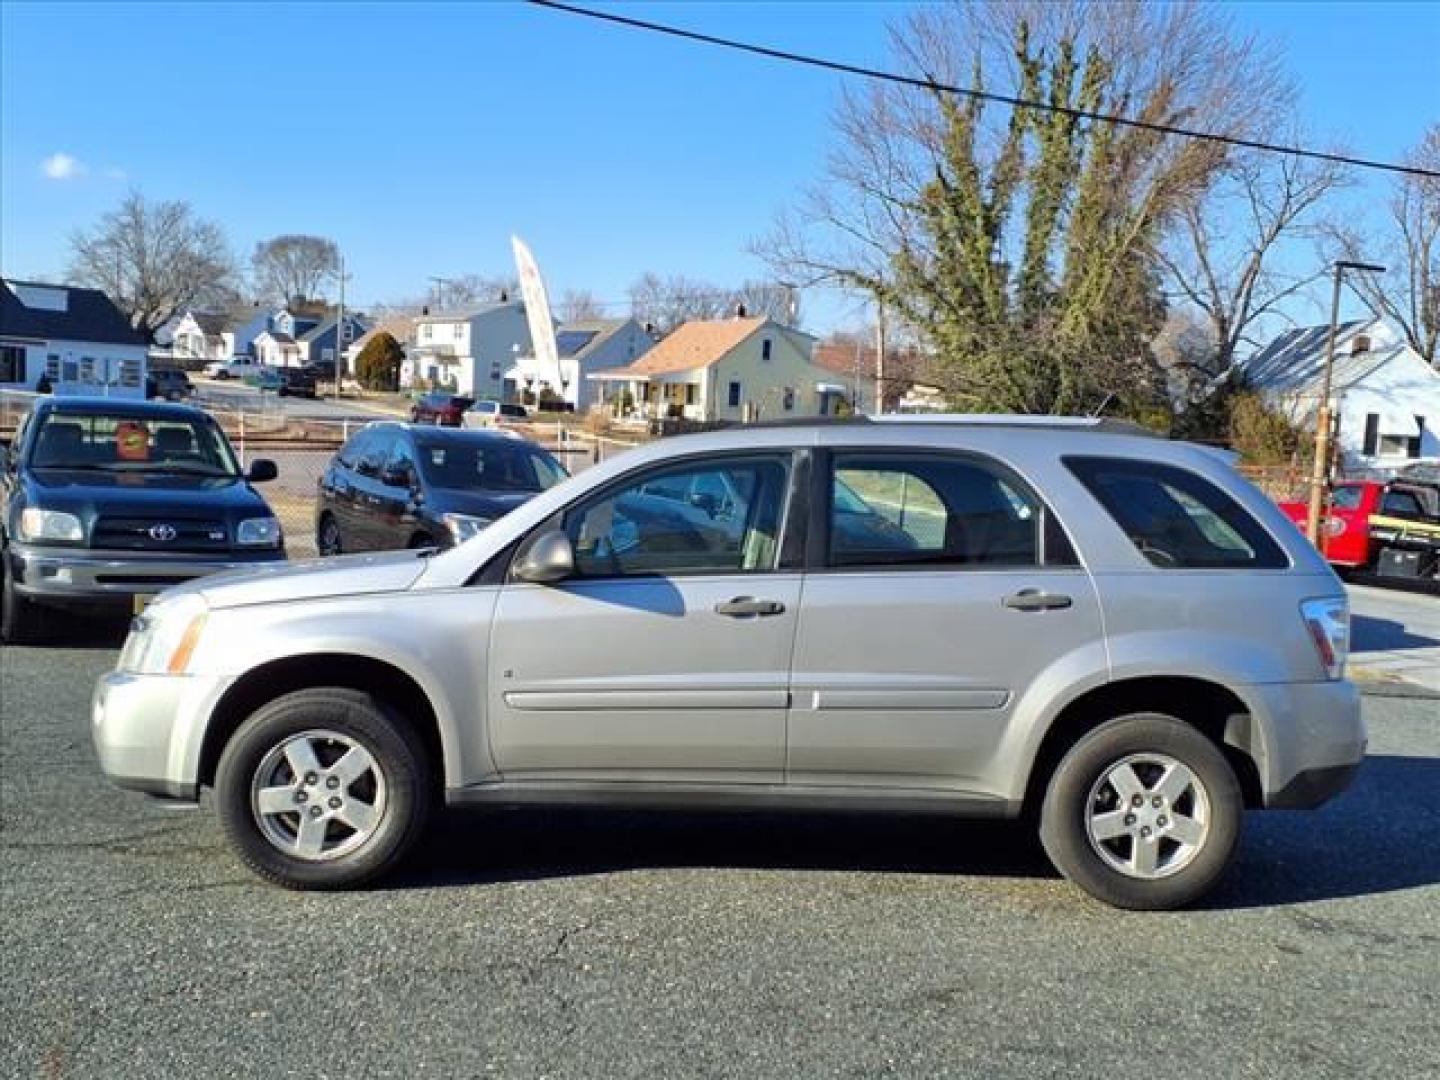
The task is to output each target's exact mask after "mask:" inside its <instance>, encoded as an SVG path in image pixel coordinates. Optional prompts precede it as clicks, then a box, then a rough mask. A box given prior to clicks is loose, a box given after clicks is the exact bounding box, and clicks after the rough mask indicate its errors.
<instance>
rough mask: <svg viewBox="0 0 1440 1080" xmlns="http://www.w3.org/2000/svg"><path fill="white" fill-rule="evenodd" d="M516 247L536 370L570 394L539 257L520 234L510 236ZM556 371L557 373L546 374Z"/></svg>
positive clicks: (516, 260)
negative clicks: (538, 263)
mask: <svg viewBox="0 0 1440 1080" xmlns="http://www.w3.org/2000/svg"><path fill="white" fill-rule="evenodd" d="M510 244H511V246H512V247H514V249H515V269H516V271H517V272H518V273H519V275H520V295H521V297H522V298H523V299H524V301H525V320H526V322H528V323H529V324H530V346H531V348H532V349H533V350H534V353H535V370H536V371H537V372H539V373H541V378H547V377H553V378H554V379H555V385H556V387H557V388H560V389H561V391H562V393H565V394H566V396H567V397H568V388H566V386H565V383H566V378H565V371H564V370H563V369H562V368H561V367H560V352H559V350H558V349H557V348H556V347H555V324H554V323H553V322H551V321H550V300H549V298H548V297H547V296H546V295H545V282H544V281H542V280H541V279H540V267H539V266H537V265H536V264H535V256H534V255H532V254H531V253H530V249H529V248H528V247H526V246H525V241H523V240H521V239H520V238H519V237H518V236H512V237H510ZM547 372H554V375H553V376H547V375H546V374H545V373H547Z"/></svg>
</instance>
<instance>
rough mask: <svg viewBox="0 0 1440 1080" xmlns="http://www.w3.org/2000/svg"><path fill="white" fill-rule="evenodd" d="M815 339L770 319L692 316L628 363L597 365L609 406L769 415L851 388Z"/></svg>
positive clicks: (736, 416)
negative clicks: (817, 360)
mask: <svg viewBox="0 0 1440 1080" xmlns="http://www.w3.org/2000/svg"><path fill="white" fill-rule="evenodd" d="M814 346H815V339H814V338H813V337H811V336H810V335H809V334H803V333H801V332H800V331H799V330H795V329H792V328H790V327H788V326H781V325H780V324H779V323H777V322H775V321H773V320H771V319H747V318H733V319H709V320H696V321H694V322H687V323H684V324H683V325H681V326H679V327H677V328H676V329H675V330H674V331H673V332H672V333H671V334H670V335H669V336H668V337H666V338H665V339H664V340H663V341H661V342H660V343H659V344H658V345H656V346H655V347H654V348H653V349H651V350H649V351H648V352H646V353H645V354H644V355H643V356H641V357H640V358H639V359H637V360H636V361H635V362H634V363H632V364H629V365H628V366H626V367H622V368H614V369H612V370H609V371H601V372H596V373H595V374H593V375H591V376H590V378H591V379H593V380H595V381H597V382H599V383H601V385H602V387H603V390H602V398H603V401H604V403H605V407H606V408H607V409H608V410H609V411H610V412H611V414H612V415H615V416H620V417H625V416H631V417H635V418H637V419H646V420H649V419H657V418H664V417H685V418H686V419H689V420H760V419H766V420H771V419H775V418H777V417H785V416H823V415H826V414H829V413H833V412H834V411H835V408H836V405H837V404H838V402H839V401H840V399H841V398H842V397H843V396H844V394H845V388H844V387H843V386H841V385H839V384H838V383H837V382H836V381H835V377H834V375H832V374H831V373H830V372H828V371H826V370H825V369H824V368H822V367H820V366H818V365H817V364H814V363H812V362H811V359H810V357H811V351H812V349H813V348H814Z"/></svg>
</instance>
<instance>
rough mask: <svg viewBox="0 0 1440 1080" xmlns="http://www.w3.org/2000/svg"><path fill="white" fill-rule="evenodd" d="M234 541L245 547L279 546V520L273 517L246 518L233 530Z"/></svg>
mask: <svg viewBox="0 0 1440 1080" xmlns="http://www.w3.org/2000/svg"><path fill="white" fill-rule="evenodd" d="M235 542H236V543H237V544H244V545H245V546H246V547H279V546H280V522H279V521H278V520H277V519H275V518H273V517H263V518H246V519H245V520H244V521H242V522H240V527H239V528H238V529H236V530H235Z"/></svg>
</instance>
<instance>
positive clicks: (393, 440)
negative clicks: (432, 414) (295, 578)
mask: <svg viewBox="0 0 1440 1080" xmlns="http://www.w3.org/2000/svg"><path fill="white" fill-rule="evenodd" d="M565 476H566V472H565V469H564V467H563V466H562V465H561V464H560V463H559V462H558V461H556V460H555V459H554V458H553V457H551V456H550V455H549V454H547V453H546V452H545V451H544V450H542V449H540V447H538V446H535V445H534V444H532V443H529V442H526V441H525V440H523V439H517V438H514V437H511V436H506V435H500V434H498V433H494V432H479V431H455V430H447V429H444V428H434V427H424V426H421V427H412V426H409V425H405V424H392V423H379V424H372V425H370V426H369V427H366V428H364V429H362V430H361V431H359V432H357V433H356V434H355V435H354V436H353V437H351V439H350V441H349V442H347V443H346V444H345V445H344V446H342V447H341V448H340V450H339V452H338V453H337V454H336V455H335V456H334V458H332V459H331V461H330V464H329V466H328V467H327V468H326V469H325V473H324V475H323V476H322V477H321V478H320V492H319V499H318V500H317V510H316V515H315V536H316V542H317V545H318V547H319V550H320V553H321V554H322V555H339V554H341V553H342V552H354V551H378V550H382V549H387V548H422V547H438V548H448V547H451V546H453V545H455V544H457V543H459V542H461V541H463V540H467V539H469V538H470V537H471V536H474V535H475V533H477V532H479V531H480V530H481V529H483V528H484V527H485V526H486V525H489V524H490V523H491V522H492V521H495V520H496V519H498V518H501V517H503V516H504V515H506V514H508V513H509V512H510V511H511V510H513V509H515V507H517V506H519V505H520V504H521V503H523V502H526V501H527V500H529V499H531V498H533V497H534V496H535V495H537V494H539V493H540V492H542V491H544V490H546V489H547V488H551V487H554V486H555V485H556V484H557V483H559V482H560V481H561V480H563V479H565Z"/></svg>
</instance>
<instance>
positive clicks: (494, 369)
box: [490, 360, 500, 379]
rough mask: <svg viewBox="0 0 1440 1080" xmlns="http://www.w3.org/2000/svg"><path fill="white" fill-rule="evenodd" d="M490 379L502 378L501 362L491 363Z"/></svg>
mask: <svg viewBox="0 0 1440 1080" xmlns="http://www.w3.org/2000/svg"><path fill="white" fill-rule="evenodd" d="M490 378H491V379H498V378H500V362H499V361H498V360H496V361H491V363H490Z"/></svg>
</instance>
